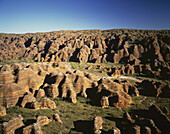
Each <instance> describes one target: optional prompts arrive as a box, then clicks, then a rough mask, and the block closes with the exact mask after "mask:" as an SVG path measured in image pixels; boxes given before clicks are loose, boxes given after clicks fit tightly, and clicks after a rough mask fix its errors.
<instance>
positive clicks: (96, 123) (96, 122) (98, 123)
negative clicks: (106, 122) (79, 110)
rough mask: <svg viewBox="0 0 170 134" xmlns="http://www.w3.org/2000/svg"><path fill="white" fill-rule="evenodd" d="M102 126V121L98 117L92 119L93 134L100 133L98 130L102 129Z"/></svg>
mask: <svg viewBox="0 0 170 134" xmlns="http://www.w3.org/2000/svg"><path fill="white" fill-rule="evenodd" d="M102 124H103V119H102V118H101V117H100V116H96V117H95V118H94V133H95V134H100V133H101V131H100V129H102V128H103V126H102Z"/></svg>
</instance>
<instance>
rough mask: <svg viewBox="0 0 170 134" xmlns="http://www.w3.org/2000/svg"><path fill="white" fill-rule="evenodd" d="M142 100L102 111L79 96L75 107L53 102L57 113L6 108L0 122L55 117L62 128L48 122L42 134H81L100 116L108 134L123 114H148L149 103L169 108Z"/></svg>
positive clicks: (165, 103) (165, 102)
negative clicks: (144, 111) (127, 105)
mask: <svg viewBox="0 0 170 134" xmlns="http://www.w3.org/2000/svg"><path fill="white" fill-rule="evenodd" d="M144 98H145V96H142V95H140V96H139V97H136V96H132V100H133V102H134V104H132V105H131V107H130V108H116V107H111V106H110V107H108V108H105V109H103V108H101V107H100V106H92V105H90V103H89V102H90V99H89V98H83V97H80V96H78V97H77V100H78V102H77V103H76V104H73V103H70V102H68V101H67V100H63V99H62V98H59V97H58V98H55V99H52V98H51V99H52V100H53V101H54V102H55V103H56V105H57V109H54V110H52V109H40V110H33V109H27V108H21V107H18V106H15V107H11V108H7V115H6V116H3V117H0V121H1V122H2V121H9V120H10V119H11V118H12V117H13V116H16V115H18V114H21V115H22V116H23V117H24V123H25V124H26V126H27V125H30V124H32V123H33V122H35V119H36V117H37V116H40V115H41V116H47V117H49V118H51V117H52V115H53V114H55V113H58V114H59V115H60V118H61V120H62V121H63V124H59V123H58V122H56V121H52V122H50V123H49V124H48V125H45V126H43V127H42V131H43V132H44V133H45V134H59V133H70V134H83V133H85V131H86V129H87V128H88V129H91V128H89V125H90V123H92V121H93V118H94V117H96V116H101V117H102V118H103V120H104V123H103V129H102V131H108V130H109V129H111V128H112V127H115V126H116V120H114V119H118V118H122V116H123V113H124V112H130V111H134V110H147V109H148V107H149V106H150V103H155V104H157V105H158V106H160V107H163V106H168V104H170V98H155V97H147V98H146V100H144V101H143V102H142V103H139V102H140V100H142V99H144Z"/></svg>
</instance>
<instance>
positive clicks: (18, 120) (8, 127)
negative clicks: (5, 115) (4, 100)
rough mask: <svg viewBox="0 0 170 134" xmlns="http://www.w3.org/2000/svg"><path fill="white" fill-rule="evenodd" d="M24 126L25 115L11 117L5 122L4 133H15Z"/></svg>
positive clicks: (3, 125)
mask: <svg viewBox="0 0 170 134" xmlns="http://www.w3.org/2000/svg"><path fill="white" fill-rule="evenodd" d="M23 126H24V123H23V117H22V116H21V115H18V116H16V117H13V118H11V119H10V120H9V121H8V122H3V124H2V132H3V134H14V133H15V130H16V129H18V128H21V127H23Z"/></svg>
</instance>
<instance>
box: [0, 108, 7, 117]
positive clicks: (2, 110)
mask: <svg viewBox="0 0 170 134" xmlns="http://www.w3.org/2000/svg"><path fill="white" fill-rule="evenodd" d="M4 115H6V108H5V107H3V106H0V116H4Z"/></svg>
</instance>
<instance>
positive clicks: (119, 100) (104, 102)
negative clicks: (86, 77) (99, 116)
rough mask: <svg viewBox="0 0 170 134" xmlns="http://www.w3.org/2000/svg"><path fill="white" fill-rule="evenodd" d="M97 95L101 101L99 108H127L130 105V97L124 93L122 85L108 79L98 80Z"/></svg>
mask: <svg viewBox="0 0 170 134" xmlns="http://www.w3.org/2000/svg"><path fill="white" fill-rule="evenodd" d="M97 95H98V96H99V97H100V96H101V97H100V99H101V101H100V102H101V106H102V107H107V106H108V105H110V106H115V107H122V108H123V107H129V106H130V104H131V103H132V99H131V97H130V95H128V94H127V93H126V92H124V88H123V85H122V84H120V83H117V82H113V81H112V80H110V79H101V80H99V85H98V90H97Z"/></svg>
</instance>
